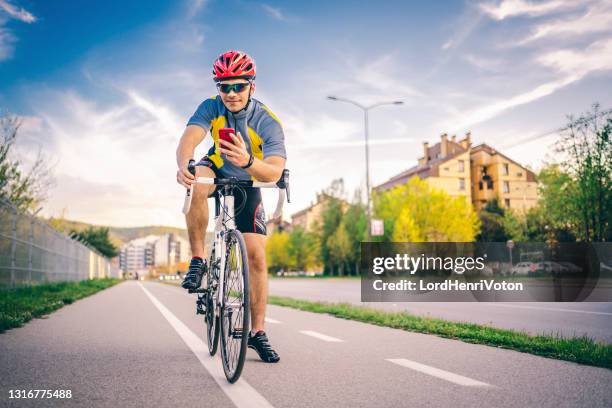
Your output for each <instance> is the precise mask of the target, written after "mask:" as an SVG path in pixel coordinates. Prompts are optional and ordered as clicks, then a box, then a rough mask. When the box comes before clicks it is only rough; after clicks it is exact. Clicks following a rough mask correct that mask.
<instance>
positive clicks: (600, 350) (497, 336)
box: [268, 296, 612, 369]
mask: <svg viewBox="0 0 612 408" xmlns="http://www.w3.org/2000/svg"><path fill="white" fill-rule="evenodd" d="M268 303H270V304H272V305H277V306H285V307H290V308H293V309H299V310H304V311H307V312H314V313H326V314H330V315H332V316H335V317H339V318H343V319H348V320H355V321H358V322H363V323H370V324H375V325H377V326H385V327H391V328H394V329H401V330H407V331H413V332H418V333H426V334H435V335H438V336H440V337H446V338H450V339H456V340H461V341H464V342H467V343H475V344H484V345H487V346H494V347H499V348H505V349H510V350H516V351H522V352H525V353H530V354H535V355H538V356H543V357H548V358H555V359H559V360H566V361H573V362H575V363H580V364H586V365H592V366H596V367H605V368H608V369H612V345H610V344H603V343H598V342H595V341H594V340H593V339H591V338H589V337H586V336H584V337H575V338H566V337H562V336H559V335H556V336H548V335H540V336H534V335H530V334H528V333H526V332H518V331H513V330H507V329H499V328H495V327H490V326H483V325H478V324H473V323H461V322H452V321H447V320H442V319H434V318H429V317H419V316H413V315H411V314H409V313H406V312H386V311H381V310H378V309H373V308H369V307H363V306H355V305H352V304H348V303H322V302H313V301H307V300H298V299H292V298H287V297H279V296H269V297H268Z"/></svg>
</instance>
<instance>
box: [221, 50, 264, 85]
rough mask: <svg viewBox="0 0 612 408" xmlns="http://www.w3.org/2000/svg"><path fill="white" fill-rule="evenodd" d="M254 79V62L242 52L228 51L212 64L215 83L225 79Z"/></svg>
mask: <svg viewBox="0 0 612 408" xmlns="http://www.w3.org/2000/svg"><path fill="white" fill-rule="evenodd" d="M236 78H243V79H255V61H254V60H253V58H251V57H249V56H248V55H247V54H246V53H244V52H242V51H228V52H226V53H223V54H221V55H219V57H218V58H217V59H216V60H215V62H214V63H213V79H214V80H215V82H219V81H223V80H225V79H236Z"/></svg>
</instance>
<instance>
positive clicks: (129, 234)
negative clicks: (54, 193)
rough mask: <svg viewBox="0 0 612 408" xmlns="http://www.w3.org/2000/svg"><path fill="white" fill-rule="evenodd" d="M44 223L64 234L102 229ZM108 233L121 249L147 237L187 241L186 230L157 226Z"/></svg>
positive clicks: (57, 221) (52, 220)
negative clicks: (167, 235)
mask: <svg viewBox="0 0 612 408" xmlns="http://www.w3.org/2000/svg"><path fill="white" fill-rule="evenodd" d="M45 221H46V222H47V223H49V224H50V225H51V226H52V227H54V228H55V229H57V230H58V231H60V232H63V233H65V234H68V233H69V232H70V230H75V231H83V230H85V229H87V228H88V227H94V228H99V227H104V225H93V224H87V223H85V222H79V221H71V220H67V219H63V218H49V219H47V220H45ZM108 231H109V235H110V238H111V241H112V242H113V244H114V245H116V246H117V247H118V248H119V247H121V245H123V244H125V243H126V242H128V241H131V240H133V239H136V238H142V237H146V236H147V235H164V234H176V235H179V236H180V237H182V238H185V239H188V237H187V230H186V229H183V228H176V227H164V226H159V225H154V226H147V227H125V228H122V227H108ZM206 238H207V239H208V238H209V237H208V234H207V237H206Z"/></svg>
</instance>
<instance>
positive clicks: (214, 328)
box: [204, 251, 220, 356]
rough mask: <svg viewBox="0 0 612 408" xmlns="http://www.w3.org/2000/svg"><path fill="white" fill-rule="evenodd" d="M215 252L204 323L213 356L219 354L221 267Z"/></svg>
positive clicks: (211, 263)
mask: <svg viewBox="0 0 612 408" xmlns="http://www.w3.org/2000/svg"><path fill="white" fill-rule="evenodd" d="M215 261H216V259H215V254H214V251H213V253H212V256H211V257H210V261H209V263H208V268H209V269H208V274H207V275H206V279H207V286H206V287H207V288H208V293H207V294H206V313H205V315H204V321H205V322H206V339H207V342H208V352H209V353H210V355H211V356H214V355H215V354H216V353H217V345H218V344H219V316H215V310H216V305H215V302H216V299H217V296H216V294H217V286H218V284H219V276H220V274H219V267H218V266H217V265H216V263H215Z"/></svg>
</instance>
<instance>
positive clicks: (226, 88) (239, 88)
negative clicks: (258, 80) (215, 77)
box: [217, 82, 251, 94]
mask: <svg viewBox="0 0 612 408" xmlns="http://www.w3.org/2000/svg"><path fill="white" fill-rule="evenodd" d="M249 85H251V83H250V82H239V83H237V84H221V83H217V88H218V89H219V91H221V92H223V93H224V94H228V93H230V92H231V91H232V90H233V91H234V92H236V93H240V92H243V91H244V90H245V89H246V88H247V86H249Z"/></svg>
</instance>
